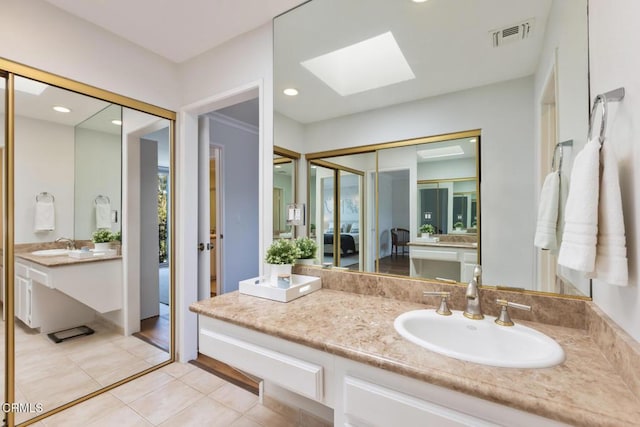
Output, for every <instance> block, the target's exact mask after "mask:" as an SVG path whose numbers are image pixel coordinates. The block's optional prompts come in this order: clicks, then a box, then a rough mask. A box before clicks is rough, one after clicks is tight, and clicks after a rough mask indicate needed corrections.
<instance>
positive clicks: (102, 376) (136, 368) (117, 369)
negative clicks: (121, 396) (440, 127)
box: [91, 358, 151, 386]
mask: <svg viewBox="0 0 640 427" xmlns="http://www.w3.org/2000/svg"><path fill="white" fill-rule="evenodd" d="M150 367H151V364H149V363H147V362H146V361H144V360H140V359H137V358H133V359H131V361H130V362H129V363H127V364H124V365H114V366H111V367H110V369H105V370H104V371H102V372H91V374H92V375H93V376H94V378H95V379H96V381H97V382H99V383H100V384H102V385H103V386H107V385H109V384H113V383H115V382H118V381H120V380H123V379H125V378H127V377H130V376H131V375H135V374H137V373H139V372H141V371H144V370H145V369H148V368H150Z"/></svg>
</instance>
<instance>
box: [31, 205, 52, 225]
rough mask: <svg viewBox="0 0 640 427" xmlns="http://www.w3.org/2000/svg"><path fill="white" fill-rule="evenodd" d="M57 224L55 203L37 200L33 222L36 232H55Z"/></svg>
mask: <svg viewBox="0 0 640 427" xmlns="http://www.w3.org/2000/svg"><path fill="white" fill-rule="evenodd" d="M55 224H56V211H55V206H54V204H53V201H51V200H37V201H36V208H35V215H34V221H33V230H34V231H53V230H54V229H55Z"/></svg>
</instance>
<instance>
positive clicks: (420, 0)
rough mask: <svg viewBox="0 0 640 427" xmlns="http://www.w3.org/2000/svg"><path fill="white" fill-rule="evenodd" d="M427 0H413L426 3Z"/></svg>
mask: <svg viewBox="0 0 640 427" xmlns="http://www.w3.org/2000/svg"><path fill="white" fill-rule="evenodd" d="M426 1H427V0H413V2H414V3H425V2H426Z"/></svg>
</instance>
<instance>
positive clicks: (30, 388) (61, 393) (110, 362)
mask: <svg viewBox="0 0 640 427" xmlns="http://www.w3.org/2000/svg"><path fill="white" fill-rule="evenodd" d="M88 326H90V327H91V328H92V329H94V330H95V333H94V334H92V335H88V336H84V337H80V338H74V339H71V340H68V341H64V342H61V343H59V344H55V343H54V342H53V341H51V340H50V339H49V338H48V337H47V335H46V334H40V333H38V332H37V331H35V330H31V329H29V328H27V327H25V326H24V325H23V324H22V323H21V322H17V321H16V328H15V342H16V401H17V402H32V403H36V402H38V403H42V405H43V407H44V409H45V411H47V410H50V409H53V408H56V407H58V406H60V405H61V404H64V403H66V402H69V401H71V400H74V399H77V398H79V397H81V396H84V395H86V394H88V393H90V392H93V391H95V390H98V389H100V388H102V387H104V386H106V385H109V384H113V383H114V382H116V381H119V380H121V379H123V378H126V377H128V376H130V375H133V374H135V373H137V372H140V371H142V370H144V369H147V368H150V367H152V366H154V365H157V364H158V363H161V362H163V361H166V360H168V359H169V354H168V353H167V352H166V351H163V350H160V349H159V348H157V347H155V346H153V345H150V344H148V343H146V342H144V341H142V340H140V339H138V338H135V337H133V336H129V337H125V336H123V335H121V334H120V333H118V332H117V331H116V330H114V329H113V327H112V326H110V325H109V324H107V323H105V322H102V321H99V320H98V321H96V322H92V323H90V324H88ZM33 416H34V414H28V413H24V414H17V415H16V421H17V422H22V421H25V420H27V419H29V418H32V417H33Z"/></svg>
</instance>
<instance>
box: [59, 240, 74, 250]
mask: <svg viewBox="0 0 640 427" xmlns="http://www.w3.org/2000/svg"><path fill="white" fill-rule="evenodd" d="M57 242H67V249H68V250H73V249H75V248H76V241H75V240H73V239H69V238H68V237H58V238H57V239H56V243H57Z"/></svg>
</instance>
